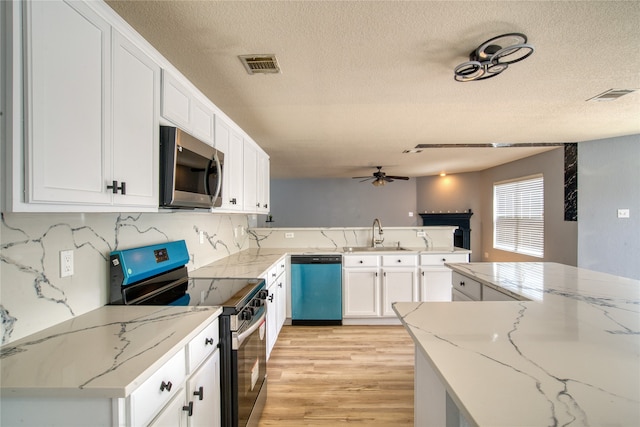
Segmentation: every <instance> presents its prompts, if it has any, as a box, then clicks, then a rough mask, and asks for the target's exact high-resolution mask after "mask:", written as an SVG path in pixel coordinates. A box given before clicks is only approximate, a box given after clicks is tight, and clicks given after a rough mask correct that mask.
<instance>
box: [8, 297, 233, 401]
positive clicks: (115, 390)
mask: <svg viewBox="0 0 640 427" xmlns="http://www.w3.org/2000/svg"><path fill="white" fill-rule="evenodd" d="M221 311H222V310H221V309H220V308H218V307H152V306H105V307H101V308H99V309H96V310H93V311H90V312H88V313H86V314H83V315H80V316H77V317H75V318H73V319H70V320H68V321H65V322H62V323H60V324H57V325H55V326H52V327H50V328H47V329H45V330H42V331H40V332H37V333H35V334H32V335H30V336H28V337H25V338H23V339H20V340H17V341H14V342H12V343H10V344H7V345H5V346H3V347H1V348H0V367H1V377H0V378H1V381H0V385H1V387H0V395H1V396H2V397H3V398H7V397H27V396H28V397H71V398H73V397H99V398H120V397H126V396H127V395H129V394H130V393H131V392H132V391H133V390H135V389H136V388H137V387H138V386H139V385H140V384H141V383H142V382H144V380H146V379H147V378H149V377H150V376H151V375H152V374H153V373H154V372H155V371H156V370H157V369H158V368H159V367H160V366H161V365H162V364H163V363H165V362H166V361H167V360H168V359H169V358H170V357H171V356H173V355H174V354H175V353H176V352H177V351H179V350H180V348H182V347H184V346H185V345H186V344H187V343H188V342H189V341H190V340H191V339H193V338H194V337H195V336H196V335H197V334H198V333H199V332H200V331H202V329H204V327H206V326H207V325H208V324H209V323H211V322H212V321H213V320H214V319H215V318H216V317H218V316H219V315H220V313H221Z"/></svg>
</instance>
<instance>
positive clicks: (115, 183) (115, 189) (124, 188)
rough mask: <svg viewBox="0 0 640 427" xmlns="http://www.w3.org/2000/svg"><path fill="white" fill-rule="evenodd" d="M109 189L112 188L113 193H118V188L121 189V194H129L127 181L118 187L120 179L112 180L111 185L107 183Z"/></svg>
mask: <svg viewBox="0 0 640 427" xmlns="http://www.w3.org/2000/svg"><path fill="white" fill-rule="evenodd" d="M107 189H108V190H111V192H112V193H113V194H118V190H120V194H123V195H124V194H127V183H126V182H123V183H122V184H120V186H119V187H118V181H111V185H107Z"/></svg>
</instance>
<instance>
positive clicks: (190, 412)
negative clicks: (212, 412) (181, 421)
mask: <svg viewBox="0 0 640 427" xmlns="http://www.w3.org/2000/svg"><path fill="white" fill-rule="evenodd" d="M182 410H183V411H186V412H188V413H189V416H192V415H193V401H189V404H188V405H186V406H183V407H182Z"/></svg>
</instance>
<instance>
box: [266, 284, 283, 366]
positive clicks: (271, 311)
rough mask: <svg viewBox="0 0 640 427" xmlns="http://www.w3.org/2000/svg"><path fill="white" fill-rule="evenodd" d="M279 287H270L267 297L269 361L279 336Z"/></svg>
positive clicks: (274, 285)
mask: <svg viewBox="0 0 640 427" xmlns="http://www.w3.org/2000/svg"><path fill="white" fill-rule="evenodd" d="M279 289H280V288H278V286H277V285H276V284H273V285H271V287H269V289H268V292H269V296H268V297H267V359H269V357H270V356H271V350H273V346H274V345H275V344H276V339H277V336H278V326H277V322H278V311H277V308H276V307H277V305H278V290H279Z"/></svg>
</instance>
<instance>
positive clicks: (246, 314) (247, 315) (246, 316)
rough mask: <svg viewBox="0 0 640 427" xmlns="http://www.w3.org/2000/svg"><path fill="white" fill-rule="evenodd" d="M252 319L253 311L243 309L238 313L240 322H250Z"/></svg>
mask: <svg viewBox="0 0 640 427" xmlns="http://www.w3.org/2000/svg"><path fill="white" fill-rule="evenodd" d="M252 317H253V310H252V309H251V308H245V309H244V310H242V311H241V312H240V319H241V320H251V318H252Z"/></svg>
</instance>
